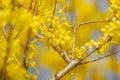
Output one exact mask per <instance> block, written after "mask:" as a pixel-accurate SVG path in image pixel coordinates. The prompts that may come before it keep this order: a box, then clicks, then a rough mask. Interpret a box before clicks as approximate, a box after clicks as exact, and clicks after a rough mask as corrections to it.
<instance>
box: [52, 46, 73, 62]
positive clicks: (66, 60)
mask: <svg viewBox="0 0 120 80" xmlns="http://www.w3.org/2000/svg"><path fill="white" fill-rule="evenodd" d="M52 48H53V49H54V50H55V51H57V52H58V53H59V55H60V56H61V57H62V58H63V59H64V60H65V62H67V63H70V62H71V59H70V58H69V57H68V55H67V53H66V52H65V50H64V49H61V50H59V49H57V48H56V47H55V46H53V47H52Z"/></svg>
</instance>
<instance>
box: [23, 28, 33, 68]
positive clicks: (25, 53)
mask: <svg viewBox="0 0 120 80" xmlns="http://www.w3.org/2000/svg"><path fill="white" fill-rule="evenodd" d="M30 33H31V29H29V30H28V32H27V39H26V42H25V45H24V46H23V48H24V56H23V62H22V64H23V66H24V68H25V69H28V68H29V66H28V65H27V62H26V61H27V56H28V46H29V41H30Z"/></svg>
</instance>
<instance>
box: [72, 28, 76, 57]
mask: <svg viewBox="0 0 120 80" xmlns="http://www.w3.org/2000/svg"><path fill="white" fill-rule="evenodd" d="M76 29H77V28H76V27H73V45H72V59H74V54H75V43H76Z"/></svg>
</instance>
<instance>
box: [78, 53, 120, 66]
mask: <svg viewBox="0 0 120 80" xmlns="http://www.w3.org/2000/svg"><path fill="white" fill-rule="evenodd" d="M118 52H119V51H116V52H114V53H111V54H108V55H106V56H103V57H101V58H98V59H94V60H91V61H86V62H83V63H82V62H81V63H80V64H87V63H92V62H96V61H98V60H101V59H104V58H107V57H109V56H112V55H114V54H117V53H118Z"/></svg>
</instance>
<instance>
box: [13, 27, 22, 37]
mask: <svg viewBox="0 0 120 80" xmlns="http://www.w3.org/2000/svg"><path fill="white" fill-rule="evenodd" d="M21 32H22V29H21V30H20V31H19V32H18V34H17V35H16V36H15V38H14V39H16V38H18V36H19V35H20V33H21Z"/></svg>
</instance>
